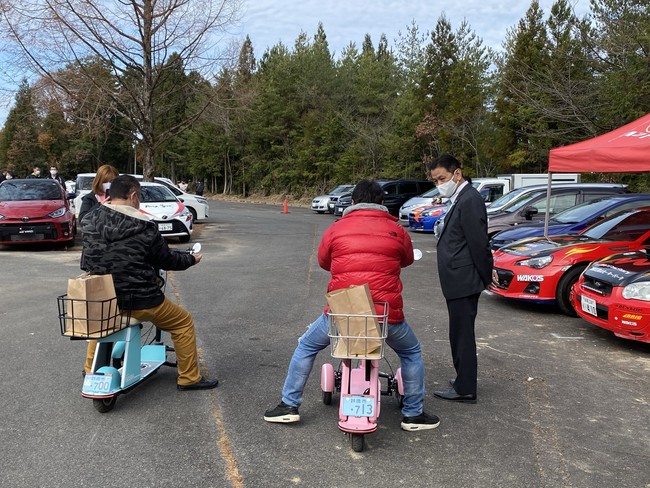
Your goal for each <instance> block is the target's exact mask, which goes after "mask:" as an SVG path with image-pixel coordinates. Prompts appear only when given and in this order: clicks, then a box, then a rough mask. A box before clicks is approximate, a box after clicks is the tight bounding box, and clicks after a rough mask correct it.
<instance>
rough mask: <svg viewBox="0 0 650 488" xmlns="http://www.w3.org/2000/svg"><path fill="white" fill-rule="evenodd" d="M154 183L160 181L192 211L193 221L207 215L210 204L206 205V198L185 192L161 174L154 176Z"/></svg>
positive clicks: (203, 218) (204, 217) (202, 218)
mask: <svg viewBox="0 0 650 488" xmlns="http://www.w3.org/2000/svg"><path fill="white" fill-rule="evenodd" d="M136 178H142V176H139V175H136ZM154 181H155V182H156V183H161V184H163V185H165V186H166V187H167V188H169V189H170V190H171V191H172V193H174V195H176V196H177V197H178V199H179V200H180V201H181V202H183V203H184V204H185V206H186V207H187V208H188V209H189V210H190V212H192V216H193V217H194V222H196V221H198V220H205V219H207V218H208V217H209V215H208V214H209V212H210V206H209V205H208V200H207V199H206V198H204V197H202V196H200V195H193V194H192V193H187V192H186V191H183V190H181V189H180V188H179V187H177V186H176V185H175V184H174V183H173V182H172V180H170V179H169V178H163V177H162V176H160V177H158V176H156V177H154Z"/></svg>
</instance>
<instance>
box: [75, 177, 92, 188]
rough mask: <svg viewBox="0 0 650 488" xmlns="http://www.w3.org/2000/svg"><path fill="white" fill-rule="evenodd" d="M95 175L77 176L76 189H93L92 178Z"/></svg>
mask: <svg viewBox="0 0 650 488" xmlns="http://www.w3.org/2000/svg"><path fill="white" fill-rule="evenodd" d="M94 179H95V176H94V175H93V176H77V188H76V189H77V191H79V190H88V191H90V190H92V189H93V180H94Z"/></svg>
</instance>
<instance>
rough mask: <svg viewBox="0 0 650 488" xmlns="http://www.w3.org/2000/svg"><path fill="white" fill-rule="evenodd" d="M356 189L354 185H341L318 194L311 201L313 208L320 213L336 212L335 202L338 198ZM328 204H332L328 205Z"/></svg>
mask: <svg viewBox="0 0 650 488" xmlns="http://www.w3.org/2000/svg"><path fill="white" fill-rule="evenodd" d="M353 189H354V185H339V186H337V187H336V188H334V189H333V190H332V191H331V192H329V193H328V194H326V195H318V196H317V197H315V198H314V199H313V200H312V201H311V209H312V210H313V211H314V212H316V213H319V214H322V213H325V212H329V213H334V203H335V202H336V201H337V200H338V198H339V197H340V196H341V195H343V194H345V193H350V192H351V191H352V190H353ZM328 204H331V205H330V206H328Z"/></svg>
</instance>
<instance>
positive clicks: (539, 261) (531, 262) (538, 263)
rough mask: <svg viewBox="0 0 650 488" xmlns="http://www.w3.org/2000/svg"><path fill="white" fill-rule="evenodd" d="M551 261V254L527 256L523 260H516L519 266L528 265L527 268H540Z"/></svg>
mask: <svg viewBox="0 0 650 488" xmlns="http://www.w3.org/2000/svg"><path fill="white" fill-rule="evenodd" d="M551 261H553V256H541V257H538V258H529V259H524V260H523V261H517V264H518V265H519V266H528V267H529V268H535V269H542V268H544V267H546V266H548V265H549V264H551Z"/></svg>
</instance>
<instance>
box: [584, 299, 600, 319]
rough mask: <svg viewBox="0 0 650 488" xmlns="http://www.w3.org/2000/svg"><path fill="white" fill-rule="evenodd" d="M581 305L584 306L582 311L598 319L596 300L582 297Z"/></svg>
mask: <svg viewBox="0 0 650 488" xmlns="http://www.w3.org/2000/svg"><path fill="white" fill-rule="evenodd" d="M580 305H582V311H583V312H586V313H588V314H591V315H593V316H594V317H598V311H597V310H596V300H594V299H593V298H589V297H586V296H584V295H583V296H581V297H580Z"/></svg>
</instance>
